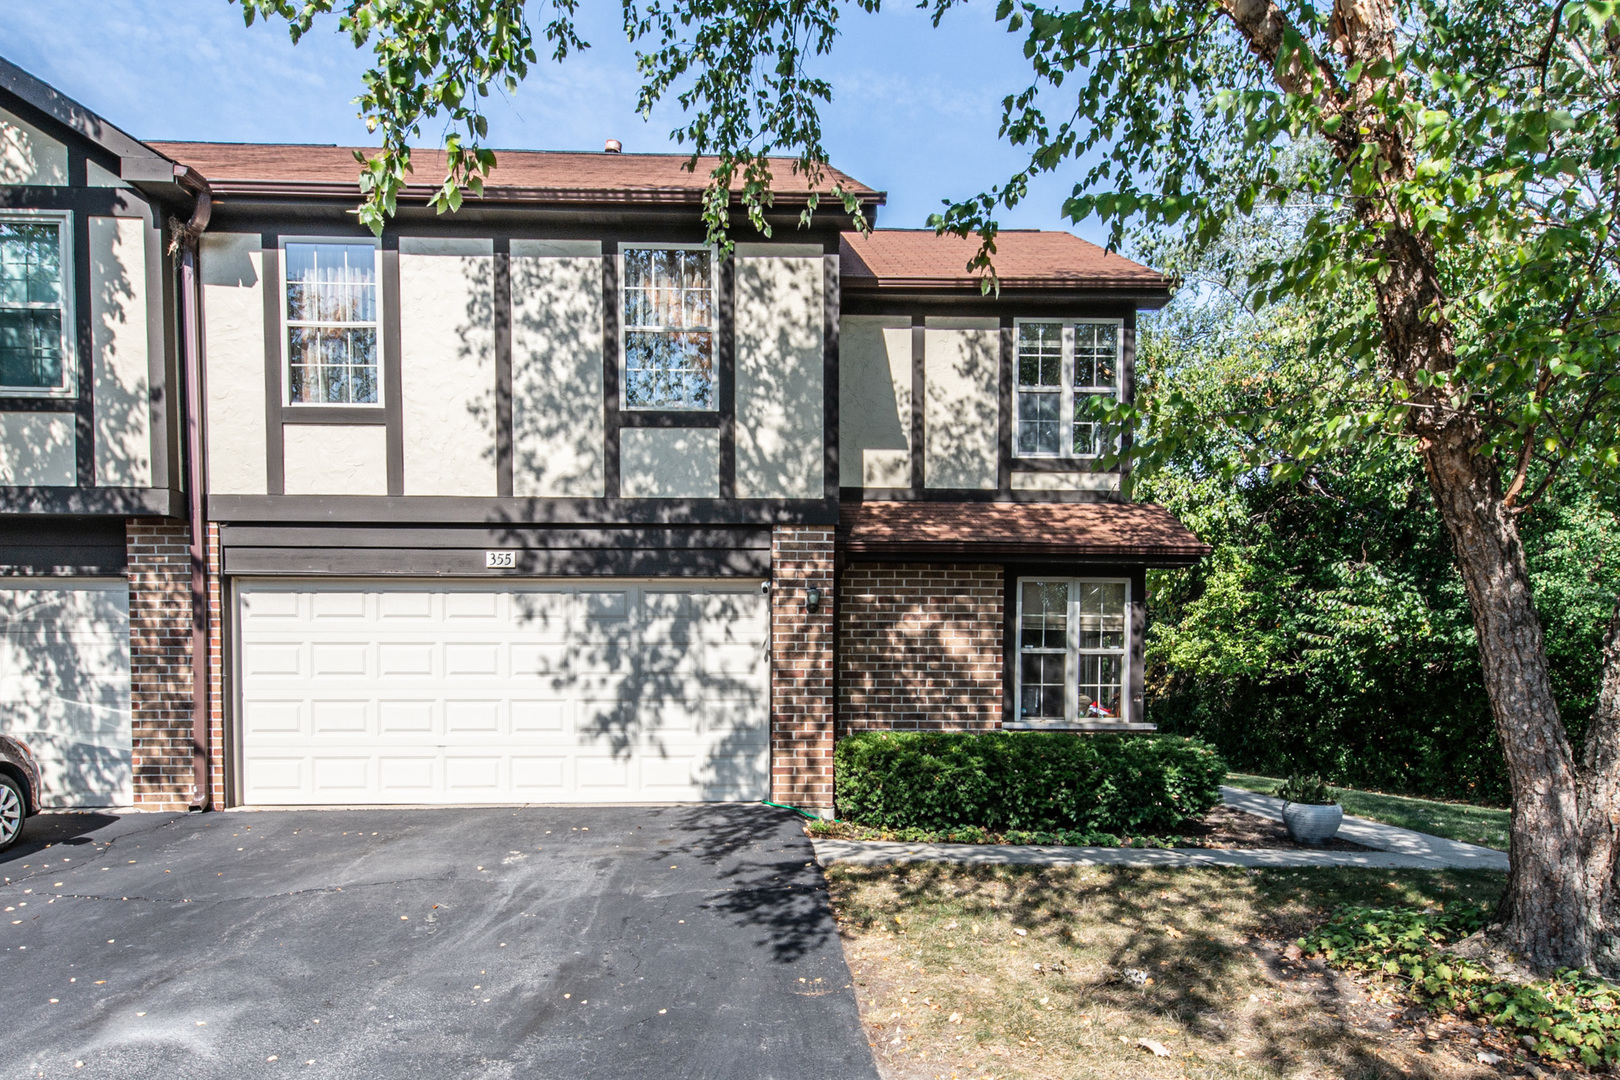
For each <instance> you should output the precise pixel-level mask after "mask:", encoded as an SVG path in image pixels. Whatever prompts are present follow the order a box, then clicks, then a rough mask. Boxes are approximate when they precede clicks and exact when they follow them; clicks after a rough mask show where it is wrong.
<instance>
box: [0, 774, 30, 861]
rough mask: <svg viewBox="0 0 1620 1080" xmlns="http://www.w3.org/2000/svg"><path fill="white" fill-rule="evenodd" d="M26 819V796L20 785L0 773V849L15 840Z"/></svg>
mask: <svg viewBox="0 0 1620 1080" xmlns="http://www.w3.org/2000/svg"><path fill="white" fill-rule="evenodd" d="M27 819H28V797H27V796H26V795H24V794H23V789H22V785H20V784H18V783H17V781H15V780H13V779H12V778H11V777H9V776H5V775H3V774H0V851H4V850H6V849H7V848H8V847H10V846H11V845H12V844H15V843H16V842H17V838H18V837H20V836H21V835H22V830H23V822H24V821H26V820H27Z"/></svg>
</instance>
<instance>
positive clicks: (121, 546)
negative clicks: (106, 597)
mask: <svg viewBox="0 0 1620 1080" xmlns="http://www.w3.org/2000/svg"><path fill="white" fill-rule="evenodd" d="M128 552H129V545H128V544H127V543H126V542H125V530H124V519H123V518H122V517H113V516H110V515H109V516H106V517H55V518H46V519H43V520H42V519H39V518H19V517H8V518H0V577H67V576H71V575H79V576H84V577H121V576H122V575H123V573H124V570H125V567H126V565H127V564H128V559H129V556H128Z"/></svg>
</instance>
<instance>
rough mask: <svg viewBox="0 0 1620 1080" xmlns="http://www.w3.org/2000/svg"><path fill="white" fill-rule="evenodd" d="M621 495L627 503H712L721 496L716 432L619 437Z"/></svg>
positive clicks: (659, 431)
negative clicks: (709, 501) (638, 500)
mask: <svg viewBox="0 0 1620 1080" xmlns="http://www.w3.org/2000/svg"><path fill="white" fill-rule="evenodd" d="M619 492H620V494H621V495H623V496H624V497H625V498H627V499H713V498H717V497H718V496H719V494H720V433H719V432H718V431H716V430H715V429H714V428H625V429H624V430H622V431H621V432H619Z"/></svg>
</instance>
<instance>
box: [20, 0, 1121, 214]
mask: <svg viewBox="0 0 1620 1080" xmlns="http://www.w3.org/2000/svg"><path fill="white" fill-rule="evenodd" d="M993 6H994V5H993V3H991V2H988V0H984V2H976V3H970V4H968V5H966V6H964V7H962V8H959V9H956V10H954V11H952V12H950V13H949V14H948V15H947V16H946V18H945V21H944V24H943V26H942V27H941V28H940V29H939V30H935V29H933V28H932V27H931V26H930V25H929V20H928V16H927V14H926V13H925V12H922V11H918V10H917V9H915V8H912V7H909V6H906V5H904V4H899V5H896V6H894V7H892V8H889V9H887V10H885V11H884V12H883V13H882V14H880V15H876V16H869V15H864V14H861V13H859V12H850V13H849V14H848V16H847V17H846V18H845V19H844V20H843V26H844V32H843V34H842V35H841V37H840V40H839V42H838V44H837V46H836V47H835V49H834V52H833V55H832V56H831V57H827V58H822V60H821V61H820V62H819V65H818V69H817V73H818V74H820V75H822V76H823V77H824V78H827V79H828V80H829V81H831V82H832V84H833V87H834V99H833V102H832V104H831V106H830V107H828V108H827V109H826V110H824V114H823V120H824V125H825V129H826V132H827V145H828V148H829V151H830V154H831V157H832V160H833V162H834V163H835V164H836V165H838V166H839V167H840V168H842V169H844V170H845V171H846V172H848V173H850V174H851V175H853V176H855V177H857V178H858V179H860V180H862V181H864V182H866V183H868V184H871V185H872V186H874V187H877V188H881V189H884V190H886V191H887V192H888V193H889V202H888V205H887V206H886V207H885V208H884V210H883V211H882V213H881V215H880V217H879V223H880V224H881V225H884V226H887V227H891V228H899V227H912V228H915V227H920V226H922V225H923V224H924V223H925V220H926V218H927V216H928V215H929V214H930V213H932V212H934V211H935V210H936V209H938V208H939V205H940V200H941V199H944V198H947V197H954V198H961V197H965V196H969V195H972V194H975V193H977V192H978V191H980V190H982V189H983V188H985V187H986V186H988V185H991V184H994V183H997V182H998V181H1000V180H1002V179H1004V178H1005V177H1006V176H1007V175H1009V174H1010V173H1011V172H1012V171H1013V170H1014V169H1016V168H1017V167H1018V165H1019V164H1020V161H1021V156H1020V155H1019V153H1018V152H1017V151H1015V150H1014V149H1013V148H1011V147H1009V146H1007V145H1006V144H1005V143H1003V142H1001V141H1000V140H998V139H997V137H996V128H997V126H998V124H999V121H1000V101H1001V99H1002V98H1003V97H1004V96H1005V95H1006V94H1008V93H1011V92H1015V91H1017V90H1019V89H1021V88H1022V87H1023V86H1024V85H1025V79H1026V78H1027V72H1028V67H1027V65H1026V63H1025V61H1024V59H1023V53H1022V39H1021V38H1019V37H1014V36H1011V35H1008V34H1006V33H1005V32H1004V31H1002V30H1001V29H1000V28H999V27H997V26H996V25H995V22H994V20H993V18H992V17H991V15H992V11H993ZM582 7H583V8H585V9H587V10H586V11H585V12H584V13H583V16H582V21H583V23H584V25H585V30H586V32H585V36H586V38H587V40H589V41H590V42H591V44H592V46H593V47H592V48H591V49H590V50H589V51H588V52H587V53H585V54H583V55H582V56H579V57H575V58H571V59H570V60H568V61H567V62H566V63H564V64H562V65H560V66H558V65H554V64H551V63H549V62H548V63H544V64H542V65H541V66H540V67H539V68H538V69H536V70H535V71H534V72H533V73H531V76H530V78H529V80H528V81H527V82H526V83H525V84H524V85H523V86H522V87H521V88H520V89H519V90H518V92H517V93H516V94H514V95H513V96H512V97H511V98H510V99H501V100H499V101H492V103H491V107H490V145H492V146H496V147H501V146H507V147H519V148H524V149H545V150H554V149H579V150H600V149H601V147H602V142H603V140H604V139H607V138H617V139H620V140H621V141H623V143H624V148H625V149H626V150H627V151H660V150H668V149H675V147H674V145H673V144H672V143H671V142H670V140H669V138H668V133H669V131H670V129H671V128H673V127H675V126H676V120H677V114H676V112H675V111H674V107H673V106H670V107H667V108H666V109H665V110H664V111H663V112H662V113H661V114H655V115H654V117H653V118H652V119H651V120H650V121H643V120H642V119H641V118H640V117H639V116H638V115H636V112H635V108H634V106H635V92H636V89H637V86H638V81H637V79H636V71H635V62H634V55H633V53H632V51H631V49H630V47H629V46H628V45H627V44H626V43H625V42H624V40H623V36H622V34H621V33H620V32H619V30H618V19H617V15H618V10H619V5H618V4H617V3H606V2H604V0H587V2H586V3H585V4H584V5H582ZM537 11H538V8H537ZM0 42H3V44H0V53H3V54H4V55H5V56H6V57H7V58H8V59H9V60H11V61H12V62H13V63H16V64H18V65H20V66H22V67H23V68H25V69H27V70H28V71H31V72H33V73H34V74H35V75H37V76H39V77H40V78H42V79H44V80H45V81H47V82H49V83H51V84H52V85H54V86H56V87H57V88H58V89H60V90H62V91H63V92H65V93H66V94H68V95H69V96H71V97H73V98H76V99H77V100H79V101H80V102H82V103H84V104H85V105H87V106H89V107H90V108H91V109H94V110H95V111H96V112H98V113H100V114H102V115H103V116H105V117H107V118H108V119H109V120H111V121H113V122H114V123H116V124H118V125H119V126H120V127H122V128H124V129H125V130H127V131H129V132H130V133H131V134H133V135H136V136H138V137H142V138H151V139H198V140H221V141H242V142H313V143H351V144H366V143H369V142H372V141H373V140H371V139H370V138H369V137H368V136H367V134H366V131H365V128H364V126H363V125H361V124H360V122H359V121H358V120H357V119H356V118H355V107H354V106H353V105H352V104H351V101H352V99H353V98H354V96H355V95H356V94H357V93H358V92H359V86H360V83H359V75H360V72H361V71H362V70H363V68H364V60H365V58H366V56H367V55H368V54H363V53H358V52H356V51H355V49H354V48H353V47H352V46H351V45H350V43H349V41H348V39H347V38H346V37H342V36H340V35H339V34H338V33H337V31H336V23H335V20H333V21H328V22H327V23H326V24H325V25H324V26H318V27H317V30H316V32H315V33H313V34H311V35H310V36H309V37H306V38H305V39H304V41H303V42H301V43H300V44H299V45H298V46H297V47H296V48H295V47H294V46H292V45H291V44H290V43H289V42H288V40H287V35H286V32H285V29H284V28H283V27H282V26H280V25H271V26H264V25H258V26H254V27H252V28H251V29H250V28H247V27H244V26H243V25H242V17H241V9H240V8H238V7H236V6H234V5H232V4H229V3H227V2H226V0H28V2H26V3H17V2H13V3H7V4H3V5H0ZM427 134H428V135H429V137H430V138H432V137H437V136H438V135H439V134H440V133H439V132H429V133H427ZM1070 183H1072V181H1068V182H1066V181H1065V180H1064V179H1063V178H1062V177H1049V178H1046V179H1044V180H1043V181H1041V182H1040V183H1039V184H1038V185H1036V187H1035V188H1034V189H1033V190H1032V196H1031V198H1030V200H1029V201H1028V202H1026V203H1025V205H1024V206H1022V207H1020V208H1019V209H1018V210H1017V211H1014V212H1012V213H1004V214H1003V215H1002V219H1001V220H1002V226H1003V227H1004V228H1046V229H1060V228H1070V229H1071V231H1075V232H1078V233H1079V234H1080V235H1082V236H1086V237H1087V238H1088V239H1093V240H1100V239H1101V238H1102V234H1101V231H1100V230H1098V229H1096V228H1095V226H1090V227H1086V226H1082V227H1079V228H1075V227H1072V226H1069V225H1068V224H1067V223H1065V222H1064V221H1063V220H1062V217H1061V214H1060V207H1061V204H1062V201H1063V197H1064V195H1065V194H1066V193H1067V190H1068V187H1069V184H1070Z"/></svg>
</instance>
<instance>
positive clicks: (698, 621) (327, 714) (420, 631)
mask: <svg viewBox="0 0 1620 1080" xmlns="http://www.w3.org/2000/svg"><path fill="white" fill-rule="evenodd" d="M237 597H238V609H237V610H238V612H239V621H238V628H237V635H238V642H239V645H240V661H239V672H240V688H241V689H240V704H241V724H240V731H241V748H240V761H241V764H242V781H241V794H242V798H243V801H245V802H247V803H249V804H259V805H275V804H282V805H285V804H295V803H315V804H353V803H506V802H686V801H706V800H733V799H749V800H753V799H762V798H765V797H766V795H767V793H768V790H769V780H770V737H769V728H770V707H769V698H770V671H769V665H768V662H767V654H768V650H767V641H766V635H767V632H768V626H769V622H768V620H769V614H768V611H769V603H768V598H767V597H765V596H762V595H761V592H760V583H759V582H758V581H753V582H735V581H725V582H682V583H668V582H661V583H622V582H617V581H615V582H612V583H606V582H601V581H597V582H593V583H588V584H582V583H579V582H578V581H571V582H567V583H562V582H522V583H515V582H500V583H490V582H476V583H473V582H469V583H465V584H447V583H445V582H377V581H366V582H359V581H345V582H327V581H321V582H310V581H298V582H269V581H262V582H242V583H241V584H240V585H239V586H238V589H237Z"/></svg>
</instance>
